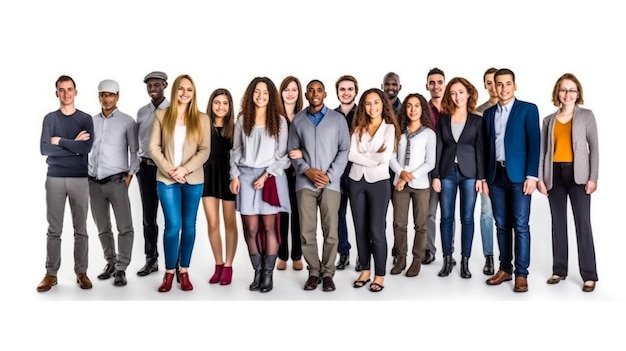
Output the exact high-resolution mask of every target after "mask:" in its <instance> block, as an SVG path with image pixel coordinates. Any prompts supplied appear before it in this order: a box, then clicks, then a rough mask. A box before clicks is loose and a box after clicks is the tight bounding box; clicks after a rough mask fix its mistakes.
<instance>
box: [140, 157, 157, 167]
mask: <svg viewBox="0 0 626 351" xmlns="http://www.w3.org/2000/svg"><path fill="white" fill-rule="evenodd" d="M141 162H143V163H145V164H147V165H149V166H156V163H154V161H152V159H149V158H147V157H142V158H141Z"/></svg>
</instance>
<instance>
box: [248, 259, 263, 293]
mask: <svg viewBox="0 0 626 351" xmlns="http://www.w3.org/2000/svg"><path fill="white" fill-rule="evenodd" d="M250 262H252V268H254V280H253V281H252V283H251V284H250V291H258V290H260V289H261V263H262V262H263V256H261V255H259V254H255V255H250Z"/></svg>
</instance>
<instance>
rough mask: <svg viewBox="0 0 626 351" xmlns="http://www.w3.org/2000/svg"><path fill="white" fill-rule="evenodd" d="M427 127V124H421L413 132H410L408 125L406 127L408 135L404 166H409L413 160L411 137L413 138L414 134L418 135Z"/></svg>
mask: <svg viewBox="0 0 626 351" xmlns="http://www.w3.org/2000/svg"><path fill="white" fill-rule="evenodd" d="M426 128H427V127H426V126H421V127H419V128H417V130H416V131H414V132H413V133H410V132H409V128H408V127H407V128H406V131H405V132H404V134H405V135H406V153H405V157H404V167H406V166H408V165H409V161H410V160H411V139H413V137H414V136H416V135H418V134H419V133H421V132H422V131H423V130H424V129H426Z"/></svg>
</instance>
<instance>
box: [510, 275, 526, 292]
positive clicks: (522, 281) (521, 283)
mask: <svg viewBox="0 0 626 351" xmlns="http://www.w3.org/2000/svg"><path fill="white" fill-rule="evenodd" d="M513 291H515V292H527V291H528V281H527V280H526V277H515V287H514V288H513Z"/></svg>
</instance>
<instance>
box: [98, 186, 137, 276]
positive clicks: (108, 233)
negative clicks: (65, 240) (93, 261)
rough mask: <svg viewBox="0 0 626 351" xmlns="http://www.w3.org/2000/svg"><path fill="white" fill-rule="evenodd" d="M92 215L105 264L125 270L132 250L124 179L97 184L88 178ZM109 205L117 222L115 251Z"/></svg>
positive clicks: (128, 200)
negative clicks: (116, 247) (116, 248)
mask: <svg viewBox="0 0 626 351" xmlns="http://www.w3.org/2000/svg"><path fill="white" fill-rule="evenodd" d="M89 196H90V201H91V214H92V215H93V220H94V222H95V223H96V227H97V228H98V238H99V239H100V244H102V250H103V251H104V259H105V260H106V261H107V263H109V264H112V265H115V269H116V270H118V271H125V270H126V267H128V265H129V264H130V258H131V254H132V251H133V237H134V231H133V220H132V216H131V211H130V199H129V198H128V187H127V186H126V182H125V181H124V179H120V180H114V181H110V182H108V183H106V184H99V183H96V182H94V181H92V180H90V181H89ZM111 208H113V214H114V215H115V223H116V225H117V231H118V236H117V246H118V250H117V254H116V250H115V238H114V236H113V230H112V225H111Z"/></svg>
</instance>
